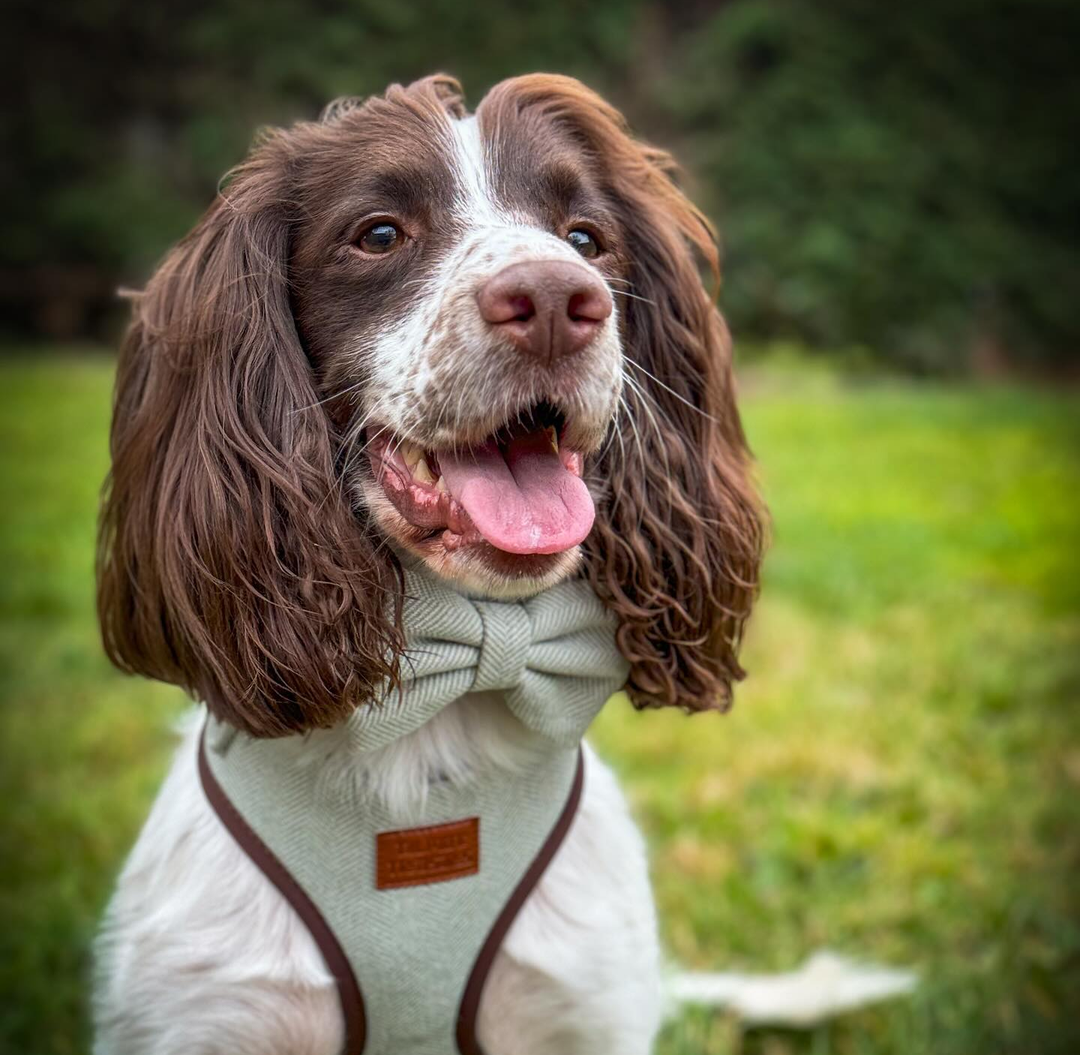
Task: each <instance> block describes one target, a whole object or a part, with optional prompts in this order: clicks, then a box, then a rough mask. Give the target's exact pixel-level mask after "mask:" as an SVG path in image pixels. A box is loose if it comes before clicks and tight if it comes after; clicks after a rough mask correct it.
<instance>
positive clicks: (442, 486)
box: [435, 475, 449, 494]
mask: <svg viewBox="0 0 1080 1055" xmlns="http://www.w3.org/2000/svg"><path fill="white" fill-rule="evenodd" d="M435 490H436V491H442V493H443V494H446V492H447V491H448V490H449V488H448V487H447V486H446V481H445V480H444V479H443V478H442V476H441V475H440V476H439V478H438V480H436V481H435Z"/></svg>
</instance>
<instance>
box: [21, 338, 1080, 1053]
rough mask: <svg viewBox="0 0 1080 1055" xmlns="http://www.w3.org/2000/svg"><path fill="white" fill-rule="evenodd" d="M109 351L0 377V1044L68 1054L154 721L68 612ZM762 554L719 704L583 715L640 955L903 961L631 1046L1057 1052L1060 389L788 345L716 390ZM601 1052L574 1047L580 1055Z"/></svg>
mask: <svg viewBox="0 0 1080 1055" xmlns="http://www.w3.org/2000/svg"><path fill="white" fill-rule="evenodd" d="M110 374H111V365H110V362H109V361H108V360H107V359H105V358H102V357H95V356H85V355H84V356H76V355H62V354H58V355H50V356H47V357H43V358H38V359H34V358H30V357H28V356H20V357H14V358H8V359H6V360H5V361H3V362H2V363H0V393H2V395H0V399H2V406H0V459H2V462H0V486H2V492H0V493H2V495H3V500H4V502H3V512H2V518H3V519H2V530H0V556H2V558H3V568H4V574H3V576H2V578H0V611H2V623H0V679H2V681H0V684H2V701H0V751H2V758H0V804H2V805H0V811H2V813H0V818H2V824H0V920H2V926H0V1051H2V1052H4V1053H7V1052H11V1053H15V1052H19V1053H31V1055H68V1053H82V1052H86V1051H87V1050H88V1048H87V1031H86V1013H85V1006H86V995H87V978H88V973H89V966H88V955H87V949H88V944H89V941H90V939H91V935H92V933H93V931H94V927H95V923H96V920H97V918H98V915H99V913H100V911H101V908H102V906H103V903H104V900H105V898H106V897H107V895H108V891H109V889H110V886H111V884H112V882H113V879H114V876H115V873H116V870H117V868H118V867H119V864H120V862H121V860H122V858H123V856H124V853H125V851H126V849H127V848H128V846H129V845H130V843H131V841H132V839H133V837H134V834H135V832H136V830H137V828H138V826H139V824H140V822H141V820H142V818H143V816H144V814H145V811H146V809H147V806H148V804H149V801H150V799H151V798H152V796H153V794H154V790H155V787H156V784H157V781H158V780H159V779H160V776H161V774H162V771H163V767H164V765H165V762H166V759H167V756H168V753H169V749H170V731H169V729H170V723H171V721H172V720H173V718H174V717H175V716H176V714H177V713H179V711H180V709H181V708H182V706H183V702H182V700H181V699H180V698H179V696H178V694H177V693H175V692H174V691H173V690H171V689H168V688H165V687H162V686H157V685H151V684H148V683H145V682H140V681H134V680H130V679H125V678H123V677H121V676H120V675H119V674H116V673H115V672H113V671H112V670H111V669H110V668H109V666H108V665H107V663H106V662H105V660H104V659H103V658H102V656H101V653H100V648H99V645H98V641H97V637H96V630H95V627H94V622H93V608H92V583H91V573H92V561H93V527H94V513H95V503H96V495H97V490H98V486H99V484H100V481H101V478H102V476H103V475H104V472H105V467H106V451H105V433H106V428H107V419H108V405H109V389H110V384H111V376H110ZM744 390H745V391H744V408H745V415H746V421H747V428H748V431H749V434H750V437H751V440H752V442H753V445H754V447H755V450H756V452H757V454H758V457H759V459H760V462H761V466H762V469H761V475H762V480H763V485H764V488H765V491H766V493H767V496H768V500H769V503H770V506H771V508H772V512H773V519H774V532H775V543H774V546H773V549H772V553H771V556H770V559H769V562H768V565H767V569H766V576H765V589H764V596H763V599H762V602H761V605H760V608H759V611H758V614H757V616H756V618H755V622H754V625H753V628H752V632H751V634H750V637H749V640H748V643H747V648H746V652H745V660H746V665H747V666H748V668H749V670H750V672H751V677H750V679H749V680H748V681H747V682H746V683H745V685H744V686H743V687H742V688H741V690H740V692H739V694H738V703H737V706H736V708H735V710H734V712H733V713H732V714H731V715H729V716H727V717H723V718H718V717H715V716H706V717H699V718H694V719H688V718H685V717H683V716H681V715H675V714H668V713H650V714H636V713H634V712H633V711H632V710H630V709H629V708H628V707H626V706H620V705H618V704H615V705H612V706H610V707H609V708H608V709H607V710H606V711H605V713H604V714H603V716H602V717H601V719H600V721H599V723H598V726H597V728H596V730H595V733H594V736H593V739H594V742H595V743H596V744H597V746H598V747H599V748H600V750H601V751H602V753H603V754H604V755H606V756H607V757H608V758H609V759H611V760H612V761H613V762H614V764H615V765H616V766H617V768H618V769H619V770H620V771H621V773H622V776H623V778H624V781H625V785H626V787H627V789H628V792H629V794H630V796H631V800H632V802H633V805H634V808H635V811H636V814H637V816H638V818H639V819H640V822H641V824H642V826H643V827H644V830H645V831H646V833H647V835H648V838H649V841H650V844H651V848H652V861H653V874H654V880H655V886H656V893H657V899H658V902H659V908H660V915H661V919H662V926H663V932H664V939H665V943H666V947H667V949H668V951H669V952H670V954H671V956H672V957H673V958H674V959H677V960H678V961H679V962H680V963H682V964H686V965H691V966H695V967H700V968H714V969H715V968H733V967H741V968H746V969H754V970H777V969H787V968H790V967H792V966H794V965H795V964H797V963H798V962H800V961H801V960H802V959H803V957H804V956H806V955H807V954H808V953H809V952H811V951H812V950H814V949H815V948H818V947H820V946H823V945H827V946H830V947H832V948H836V949H838V950H840V951H843V952H846V953H849V954H851V955H855V956H861V957H868V958H873V959H876V960H879V961H883V962H885V963H892V964H898V965H905V966H906V965H910V966H914V967H916V968H918V970H919V971H920V973H921V976H922V979H923V983H922V985H921V987H920V990H919V992H918V994H917V995H916V996H915V997H913V998H911V999H907V1000H903V1001H898V1002H895V1003H891V1004H887V1005H882V1006H880V1007H878V1008H873V1009H868V1010H865V1011H861V1012H857V1013H854V1014H852V1015H849V1016H845V1017H843V1018H840V1019H837V1020H835V1021H834V1022H832V1023H830V1024H828V1025H827V1026H823V1027H820V1028H819V1029H817V1030H816V1031H813V1032H811V1033H805V1034H797V1033H794V1032H785V1031H782V1030H773V1029H753V1030H749V1029H743V1028H741V1027H740V1026H739V1024H738V1023H737V1022H735V1021H734V1020H732V1019H730V1018H728V1017H726V1016H723V1015H716V1014H709V1013H704V1012H691V1013H687V1014H686V1015H685V1016H683V1017H682V1018H680V1019H679V1020H678V1021H676V1022H673V1023H671V1024H670V1025H669V1026H668V1027H667V1029H666V1030H665V1033H664V1035H663V1037H662V1039H661V1042H660V1044H659V1046H658V1055H735V1053H748V1055H751V1053H761V1055H787V1053H791V1055H796V1053H808V1055H824V1053H827V1052H836V1053H852V1055H871V1053H873V1055H886V1053H890V1055H891V1053H896V1055H899V1053H904V1055H911V1053H918V1052H927V1053H931V1052H932V1053H934V1055H951V1053H955V1055H970V1053H975V1052H977V1053H979V1055H989V1053H996V1052H1002V1053H1004V1052H1010V1053H1011V1052H1015V1053H1017V1055H1020V1053H1035V1052H1039V1053H1042V1052H1055V1051H1061V1052H1065V1051H1075V1050H1080V1026H1078V1022H1077V1017H1078V1016H1077V1007H1078V1006H1080V999H1078V998H1080V926H1078V917H1080V912H1078V909H1080V882H1078V879H1077V877H1078V876H1080V710H1078V707H1077V704H1078V703H1080V575H1078V574H1077V568H1076V556H1075V554H1076V545H1077V541H1078V540H1080V397H1078V396H1077V394H1075V393H1068V392H1067V393H1063V394H1055V393H1051V392H1039V391H1034V390H1025V389H1018V388H1017V389H1011V388H984V389H979V388H959V387H955V388H954V387H937V386H931V385H914V384H906V383H900V382H896V381H887V380H873V379H862V380H860V381H858V382H847V383H845V382H844V381H843V380H841V379H839V378H837V377H836V376H835V375H833V374H832V373H830V372H829V371H828V370H825V369H813V368H809V367H807V366H805V365H798V364H795V363H793V362H790V361H778V362H774V363H772V364H771V365H766V366H762V367H757V368H755V369H754V371H753V372H752V373H751V374H750V375H749V376H748V377H746V378H745V379H744ZM598 1055H599V1053H598Z"/></svg>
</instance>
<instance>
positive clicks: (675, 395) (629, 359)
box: [623, 355, 720, 425]
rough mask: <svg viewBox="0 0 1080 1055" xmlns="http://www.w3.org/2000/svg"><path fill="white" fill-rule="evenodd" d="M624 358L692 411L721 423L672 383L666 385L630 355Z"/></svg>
mask: <svg viewBox="0 0 1080 1055" xmlns="http://www.w3.org/2000/svg"><path fill="white" fill-rule="evenodd" d="M623 360H624V361H625V362H626V363H627V364H629V365H630V366H632V367H633V368H634V369H635V370H640V371H641V372H642V373H643V374H645V376H646V377H651V378H652V379H653V380H654V381H655V382H656V383H657V384H658V385H659V386H660V387H661V388H662V389H663V390H664V391H665V392H669V393H671V395H673V396H674V397H675V398H676V399H677V400H678V401H679V402H680V403H685V404H686V405H687V406H688V407H689V408H690V409H691V410H692V411H694V413H695V414H700V415H701V416H702V417H703V418H707V419H708V420H709V421H711V422H713V424H714V425H719V424H720V419H719V418H716V417H713V415H712V414H709V413H708V412H706V411H704V410H702V409H701V407H696V406H694V404H693V403H691V402H690V400H689V399H687V398H686V397H685V396H682V395H680V394H679V393H678V392H676V391H675V389H673V388H672V387H671V386H670V385H665V384H664V382H663V381H661V380H660V378H658V377H657V376H656V374H654V373H651V372H650V371H649V370H646V369H645V367H643V366H642V365H641V363H636V362H634V360H633V359H631V358H630V357H629V356H628V355H623Z"/></svg>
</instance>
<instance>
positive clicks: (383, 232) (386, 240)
mask: <svg viewBox="0 0 1080 1055" xmlns="http://www.w3.org/2000/svg"><path fill="white" fill-rule="evenodd" d="M402 241H403V238H402V236H401V231H399V230H398V229H397V228H396V227H395V226H394V225H393V224H392V223H381V222H380V223H376V224H372V225H371V226H370V227H369V228H368V229H367V230H366V231H365V232H364V233H363V234H362V235H360V237H359V239H358V240H357V243H356V244H357V245H358V246H360V248H361V249H362V250H363V251H364V252H365V253H389V252H390V251H391V250H392V249H397V248H398V246H400V245H401V243H402Z"/></svg>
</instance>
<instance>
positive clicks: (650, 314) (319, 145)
mask: <svg viewBox="0 0 1080 1055" xmlns="http://www.w3.org/2000/svg"><path fill="white" fill-rule="evenodd" d="M673 171H674V166H673V164H672V162H671V159H670V158H669V157H668V156H667V155H666V154H664V153H663V152H662V151H659V150H656V149H654V148H651V147H648V146H645V145H643V144H641V143H638V142H636V141H635V140H634V139H632V138H631V137H630V136H629V135H628V133H627V131H626V128H625V125H624V122H623V121H622V118H621V117H620V115H619V114H618V113H617V112H616V111H615V110H613V109H612V108H611V107H610V106H608V105H607V104H606V103H605V102H603V100H601V99H600V98H599V97H597V96H596V95H594V94H593V93H592V92H590V91H588V89H586V88H584V87H583V86H582V85H580V84H578V83H577V82H576V81H572V80H570V79H569V78H564V77H553V76H543V75H536V76H532V77H521V78H515V79H513V80H510V81H506V82H503V83H502V84H500V85H498V86H496V87H495V88H493V89H492V90H491V92H489V94H488V95H487V96H486V97H485V99H484V100H483V101H482V102H481V104H480V105H479V106H478V107H477V110H476V113H475V114H469V113H467V112H466V110H465V108H464V106H463V103H462V101H461V96H460V89H459V88H458V87H457V85H456V84H455V83H454V82H453V81H451V80H450V79H448V78H445V77H433V78H428V79H426V80H424V81H420V82H417V83H416V84H414V85H411V86H409V87H408V88H401V87H397V86H395V87H392V88H391V89H390V90H389V91H388V92H387V93H386V95H385V96H382V97H378V98H374V99H369V100H367V101H343V102H341V103H338V104H334V105H332V106H331V107H330V108H328V111H327V112H326V113H325V114H324V117H323V119H322V120H321V121H319V122H317V123H308V124H299V125H296V126H294V127H293V128H290V129H286V130H281V131H275V132H271V133H269V134H268V135H266V136H264V138H263V139H262V140H261V142H260V143H259V144H257V145H256V147H255V148H254V150H253V151H252V153H251V155H250V156H249V158H248V159H247V160H246V161H245V162H244V163H243V164H242V165H240V166H239V167H238V168H237V169H236V170H235V171H234V173H233V174H232V176H231V178H230V180H229V181H228V182H227V184H226V185H225V188H224V190H223V191H222V193H221V194H220V195H219V198H218V200H217V201H216V202H215V203H214V205H213V206H212V207H211V208H210V210H209V211H208V212H207V213H206V215H205V216H204V217H203V219H202V220H201V221H200V223H199V224H198V225H197V226H196V228H195V229H194V230H193V231H192V232H191V234H189V235H188V236H187V237H186V238H185V239H184V240H183V241H181V242H180V243H179V245H178V246H177V247H176V248H175V249H174V250H173V251H172V253H170V254H169V256H168V257H167V258H166V260H165V261H164V263H163V264H162V266H161V268H160V269H159V270H158V272H157V274H156V275H155V276H154V278H153V279H152V281H151V282H150V283H149V285H148V287H147V289H146V291H145V293H143V294H142V295H141V296H140V297H139V298H138V300H137V302H136V304H135V310H134V319H133V323H132V326H131V329H130V331H129V334H128V337H127V340H126V342H125V346H124V349H123V352H122V355H121V360H120V366H119V370H118V375H117V396H116V406H115V412H114V418H113V432H112V444H111V446H112V456H113V468H112V473H111V476H110V482H109V490H108V494H107V497H106V501H105V505H104V509H103V516H102V533H101V543H100V560H99V612H100V618H101V623H102V630H103V636H104V639H105V645H106V649H107V651H108V652H109V655H110V656H111V657H112V658H113V660H114V661H115V662H116V663H117V664H118V665H120V666H121V667H123V668H124V669H126V670H131V671H137V672H140V673H143V674H148V675H150V676H152V677H156V678H160V679H162V680H166V681H170V682H174V683H176V684H180V685H183V686H185V687H186V688H188V689H189V690H191V691H192V692H194V693H195V694H197V695H198V696H200V697H201V698H204V699H206V700H207V701H208V702H209V704H210V706H211V707H212V709H214V710H215V712H216V713H218V714H219V715H220V716H222V717H224V718H226V719H228V720H230V721H232V722H234V723H235V724H237V725H239V726H241V727H242V728H245V729H247V730H248V731H249V732H252V733H253V734H255V735H262V736H275V735H283V734H286V733H290V732H293V731H296V730H301V729H306V728H310V727H313V726H323V725H329V724H332V723H334V722H336V721H339V720H340V719H341V718H342V717H343V716H344V715H346V714H347V713H348V712H349V711H350V710H351V709H352V708H354V707H356V706H357V705H360V704H363V703H364V702H366V701H368V700H370V699H372V698H375V697H378V696H379V695H381V694H382V693H383V692H384V691H385V688H386V685H387V683H388V682H389V683H394V682H395V681H396V680H397V679H398V677H399V669H400V668H399V662H400V658H401V656H402V653H403V651H404V647H405V639H404V633H403V628H402V626H401V586H402V582H401V577H400V571H401V569H400V563H399V555H400V554H402V553H408V554H410V555H411V556H412V557H418V558H419V559H421V560H423V561H425V562H426V563H427V564H428V565H429V566H430V567H432V568H433V569H434V570H435V571H436V572H437V573H438V574H440V575H443V576H445V577H447V578H448V579H450V580H451V581H453V582H454V583H456V584H457V585H458V586H459V587H460V588H462V589H465V590H469V591H477V592H482V593H487V594H494V595H496V596H503V597H507V596H516V595H521V594H525V593H529V592H534V591H536V590H538V589H541V588H543V587H545V586H547V585H550V584H551V583H553V582H555V581H557V580H558V579H559V578H562V577H565V576H567V575H569V574H574V573H580V574H583V575H585V576H587V577H588V579H589V581H590V582H591V583H592V585H593V587H594V589H595V590H596V592H597V594H598V595H599V596H600V598H601V599H602V600H603V601H604V602H605V603H606V604H607V605H608V606H609V607H610V608H611V609H612V610H613V611H614V612H615V613H616V615H617V617H618V620H619V628H618V634H617V640H618V644H619V647H620V649H621V650H622V651H623V653H624V655H625V656H626V657H627V659H628V660H629V661H630V664H631V673H630V677H629V681H628V684H627V689H628V691H629V693H630V695H631V697H632V699H633V700H634V702H635V704H637V705H638V706H664V705H667V706H678V707H681V708H684V709H687V710H708V709H716V708H723V707H724V706H726V704H727V702H728V700H729V698H730V687H731V682H732V681H733V680H734V679H737V678H738V677H740V676H741V673H742V672H741V670H740V668H739V665H738V661H737V648H738V644H739V637H740V633H741V630H742V626H743V624H744V622H745V620H746V618H747V616H748V614H749V609H750V604H751V601H752V599H753V597H754V595H755V591H756V582H757V570H758V564H759V561H760V556H761V547H762V522H761V516H760V511H759V507H758V503H757V499H756V495H755V491H754V488H753V484H752V482H751V480H750V478H749V475H748V465H749V457H748V453H747V450H746V446H745V441H744V439H743V434H742V430H741V426H740V424H739V417H738V413H737V410H736V406H735V401H734V390H733V382H732V377H731V364H730V346H729V342H728V340H727V334H726V330H725V329H724V326H723V323H722V320H721V319H720V316H719V314H718V313H717V311H716V309H715V307H714V306H713V304H712V302H711V300H710V298H709V296H708V294H707V293H706V291H705V290H704V288H703V287H702V284H701V280H700V277H699V272H698V260H703V261H704V262H705V263H706V264H708V266H709V267H710V268H711V269H712V270H713V272H714V275H715V272H716V268H717V253H716V248H715V244H714V241H713V237H712V230H711V228H710V226H709V224H708V221H707V220H705V218H704V217H703V216H702V215H701V213H700V212H698V211H697V209H695V208H694V206H693V205H692V204H691V203H690V202H689V201H687V199H686V198H685V197H684V196H683V195H682V193H681V192H680V191H679V190H678V189H677V187H676V186H675V184H674V183H673V181H672V178H671V175H672V172H673ZM695 253H697V254H698V257H697V259H695Z"/></svg>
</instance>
